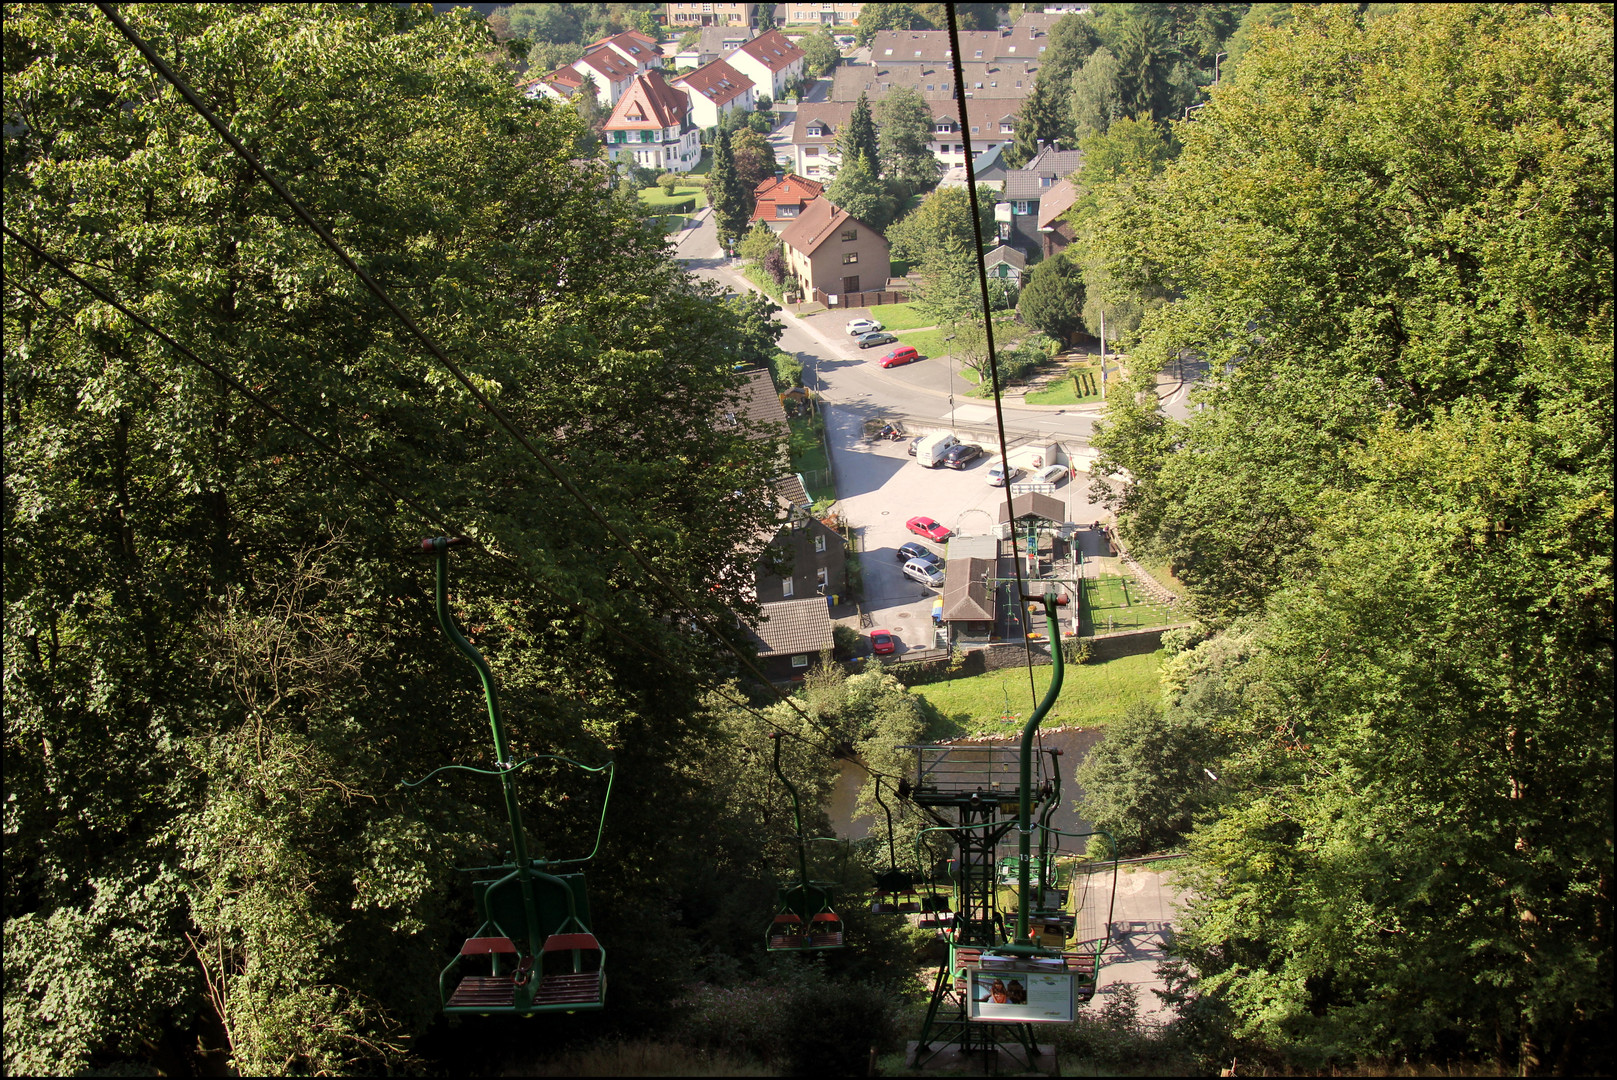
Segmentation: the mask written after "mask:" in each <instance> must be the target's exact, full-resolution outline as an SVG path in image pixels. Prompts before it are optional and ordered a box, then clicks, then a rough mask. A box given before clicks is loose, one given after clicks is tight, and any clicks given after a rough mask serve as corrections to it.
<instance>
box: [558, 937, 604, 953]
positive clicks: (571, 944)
mask: <svg viewBox="0 0 1617 1080" xmlns="http://www.w3.org/2000/svg"><path fill="white" fill-rule="evenodd" d="M575 950H579V951H582V950H589V951H593V952H600V951H601V943H600V942H599V941H597V940H596V939H595V935H594V934H551V935H550V936H549V937H547V938H545V952H547V953H548V952H572V951H575Z"/></svg>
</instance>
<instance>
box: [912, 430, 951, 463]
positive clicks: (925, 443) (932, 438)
mask: <svg viewBox="0 0 1617 1080" xmlns="http://www.w3.org/2000/svg"><path fill="white" fill-rule="evenodd" d="M959 445H960V440H959V439H957V438H955V437H954V436H953V435H951V434H949V433H948V432H944V433H943V434H941V435H928V436H927V437H926V438H924V439H922V440H921V441H920V442H919V443H918V444H917V445H916V447H915V460H916V461H918V462H920V463H921V464H922V465H925V466H926V467H927V468H929V469H935V468H937V467H938V466H939V465H942V464H943V455H944V453H945V452H946V451H947V450H948V449H949V447H951V446H959Z"/></svg>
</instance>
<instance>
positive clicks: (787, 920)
mask: <svg viewBox="0 0 1617 1080" xmlns="http://www.w3.org/2000/svg"><path fill="white" fill-rule="evenodd" d="M782 924H790V925H793V926H801V925H802V924H803V920H802V919H799V918H798V917H797V916H796V915H776V916H775V925H776V926H780V925H782Z"/></svg>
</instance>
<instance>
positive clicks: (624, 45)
mask: <svg viewBox="0 0 1617 1080" xmlns="http://www.w3.org/2000/svg"><path fill="white" fill-rule="evenodd" d="M599 49H611V50H612V51H613V52H615V53H617V54H618V55H619V56H621V57H622V58H623V59H625V60H627V61H629V63H631V64H633V65H634V66H635V70H636V72H637V73H643V72H647V71H650V70H651V69H652V68H660V67H662V48H661V46H659V45H658V44H657V39H656V38H653V37H650V36H648V35H646V34H642V33H641V32H640V31H638V30H625V31H624V32H623V33H621V34H614V35H613V36H612V37H605V38H602V39H601V40H600V41H595V42H591V43H590V44H589V45H587V46H585V48H584V55H585V56H588V55H590V54H591V53H593V52H596V51H597V50H599Z"/></svg>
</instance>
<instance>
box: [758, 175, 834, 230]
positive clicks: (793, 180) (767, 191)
mask: <svg viewBox="0 0 1617 1080" xmlns="http://www.w3.org/2000/svg"><path fill="white" fill-rule="evenodd" d="M824 190H825V185H824V184H821V183H819V182H817V181H814V180H809V179H807V178H806V177H802V176H798V175H797V174H796V173H787V174H786V175H785V176H780V177H776V176H771V177H770V178H769V179H768V180H765V181H763V182H762V183H760V184H759V185H758V186H757V187H756V188H754V189H753V192H752V195H753V200H754V205H753V211H752V220H754V221H782V220H785V221H795V220H797V218H798V217H799V216H800V215H798V214H793V215H792V216H791V217H789V218H782V217H781V216H780V215H779V213H778V212H777V209H776V208H777V207H780V206H783V205H784V206H796V207H799V208H801V207H802V206H803V205H804V204H806V203H808V202H810V201H811V200H814V199H817V198H819V197H820V193H821V192H823V191H824Z"/></svg>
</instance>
